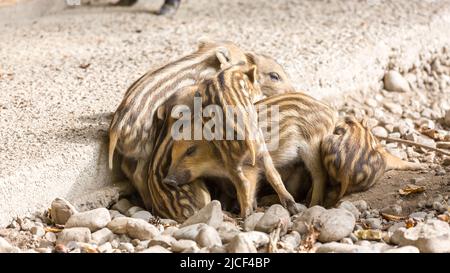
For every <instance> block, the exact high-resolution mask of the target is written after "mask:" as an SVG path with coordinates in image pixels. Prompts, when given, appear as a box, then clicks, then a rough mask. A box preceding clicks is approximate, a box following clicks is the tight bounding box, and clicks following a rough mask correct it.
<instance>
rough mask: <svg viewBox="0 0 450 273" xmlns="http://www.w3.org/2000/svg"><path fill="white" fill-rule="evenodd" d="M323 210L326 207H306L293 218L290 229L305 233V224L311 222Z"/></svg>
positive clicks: (306, 230) (306, 228) (306, 229)
mask: <svg viewBox="0 0 450 273" xmlns="http://www.w3.org/2000/svg"><path fill="white" fill-rule="evenodd" d="M325 211H326V209H325V208H323V207H321V206H313V207H310V208H308V209H307V210H305V211H304V212H303V213H301V214H300V215H299V216H298V217H297V218H296V219H295V220H294V223H293V225H292V230H295V231H297V232H298V233H300V234H301V235H303V234H306V233H307V232H308V227H307V225H311V224H313V222H315V221H316V220H317V219H318V218H319V217H320V215H321V214H322V213H324V212H325Z"/></svg>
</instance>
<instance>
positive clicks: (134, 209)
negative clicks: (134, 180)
mask: <svg viewBox="0 0 450 273" xmlns="http://www.w3.org/2000/svg"><path fill="white" fill-rule="evenodd" d="M139 211H145V210H144V209H143V208H141V207H138V206H133V207H131V208H129V209H128V210H127V212H126V213H125V215H126V216H128V217H131V215H133V214H135V213H136V212H139ZM133 218H134V217H133Z"/></svg>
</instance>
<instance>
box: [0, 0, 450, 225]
mask: <svg viewBox="0 0 450 273" xmlns="http://www.w3.org/2000/svg"><path fill="white" fill-rule="evenodd" d="M161 2H162V1H140V3H139V4H137V5H136V6H133V7H109V6H102V5H100V6H83V7H76V8H69V9H66V10H64V11H62V12H58V13H56V14H51V15H48V16H45V17H42V18H39V19H33V20H31V21H30V20H23V21H20V22H3V23H1V25H0V60H1V61H0V90H1V97H0V121H1V122H0V185H1V187H0V203H1V205H2V211H1V212H0V225H2V224H5V223H7V221H8V220H7V219H9V218H10V217H12V216H14V215H23V214H26V213H29V212H32V211H34V210H36V209H37V208H42V207H43V206H45V205H48V204H49V202H50V201H51V200H52V199H53V198H55V197H57V196H62V197H66V198H69V199H71V198H74V197H75V196H76V195H82V194H84V193H85V192H87V191H90V190H93V189H97V188H99V187H101V186H104V185H107V184H108V183H110V181H111V179H112V178H111V176H110V173H109V172H108V171H107V169H106V164H105V162H104V159H103V157H104V154H105V151H104V150H102V149H103V148H104V146H103V145H104V143H105V142H106V132H107V128H108V125H109V116H110V114H111V112H112V111H114V110H115V108H116V107H117V105H118V104H119V103H120V101H121V98H122V96H123V94H124V92H125V90H126V88H127V87H128V86H129V85H130V84H131V83H132V82H133V81H134V80H135V79H137V78H138V77H139V76H140V75H142V74H143V73H144V72H145V71H147V70H148V69H150V68H154V67H156V66H158V65H161V64H163V63H165V62H167V61H170V60H174V59H176V58H178V57H179V56H181V55H183V54H186V53H188V52H191V51H192V50H193V49H194V48H195V46H196V41H197V40H198V38H200V37H204V36H208V37H210V38H212V39H228V40H233V41H235V42H237V43H239V44H240V45H241V46H242V47H244V48H246V49H249V50H250V49H251V50H254V51H257V52H263V53H266V54H269V55H272V56H275V57H276V58H277V59H278V60H279V62H280V63H282V64H283V65H285V66H286V69H287V71H288V73H289V74H290V76H291V78H292V80H293V82H294V83H295V85H296V87H297V88H298V89H300V90H307V92H310V93H311V94H313V95H315V96H317V97H329V98H330V97H331V98H334V99H336V98H340V99H342V98H343V97H344V96H343V95H342V94H348V93H357V92H359V91H365V92H369V91H370V90H373V89H378V88H379V86H380V84H381V78H382V76H383V74H384V70H385V68H386V66H387V64H388V61H389V57H391V56H392V55H395V56H400V57H399V58H398V59H400V60H401V62H402V64H401V66H402V65H403V66H404V67H405V68H406V67H409V66H410V65H411V64H412V63H413V62H414V60H415V59H416V58H417V56H418V53H419V52H421V51H422V50H424V49H429V48H433V47H440V46H442V45H444V44H449V40H450V27H449V25H450V1H431V0H430V1H418V0H417V1H409V0H399V1H393V2H391V1H383V0H368V1H326V2H324V1H312V0H310V1H293V0H291V1H289V0H283V1H262V0H259V1H235V0H233V1H228V0H218V1H207V0H196V1H192V0H191V1H184V2H183V5H182V6H181V8H180V10H179V12H178V14H177V15H176V16H175V17H173V18H161V17H157V16H155V15H153V14H151V13H150V11H151V10H156V9H157V8H158V7H159V6H160V4H161ZM334 99H333V101H334Z"/></svg>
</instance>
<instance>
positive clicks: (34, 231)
mask: <svg viewBox="0 0 450 273" xmlns="http://www.w3.org/2000/svg"><path fill="white" fill-rule="evenodd" d="M30 231H31V234H33V235H36V236H37V237H42V236H44V235H45V230H44V228H42V227H38V226H34V227H32V228H31V230H30Z"/></svg>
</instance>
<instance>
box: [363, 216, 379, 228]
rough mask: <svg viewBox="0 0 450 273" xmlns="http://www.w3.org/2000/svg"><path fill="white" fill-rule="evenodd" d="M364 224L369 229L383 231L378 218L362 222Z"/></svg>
mask: <svg viewBox="0 0 450 273" xmlns="http://www.w3.org/2000/svg"><path fill="white" fill-rule="evenodd" d="M362 223H363V224H364V225H365V226H366V227H368V228H369V229H381V228H382V225H381V219H378V218H368V219H364V220H362Z"/></svg>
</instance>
